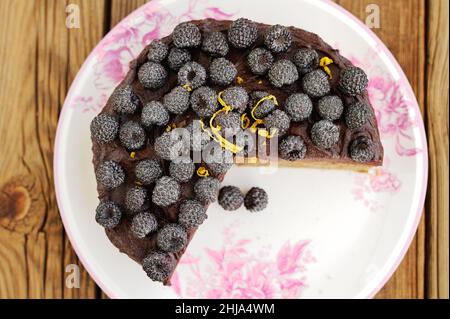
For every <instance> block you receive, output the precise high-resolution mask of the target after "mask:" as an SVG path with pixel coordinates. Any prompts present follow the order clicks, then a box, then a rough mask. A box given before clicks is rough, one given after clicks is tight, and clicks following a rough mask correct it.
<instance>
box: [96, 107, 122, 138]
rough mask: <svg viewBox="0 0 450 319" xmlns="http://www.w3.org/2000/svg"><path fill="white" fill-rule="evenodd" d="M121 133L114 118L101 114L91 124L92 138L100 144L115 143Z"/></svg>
mask: <svg viewBox="0 0 450 319" xmlns="http://www.w3.org/2000/svg"><path fill="white" fill-rule="evenodd" d="M118 132H119V122H117V120H116V118H115V117H114V116H111V115H108V114H99V115H97V116H96V117H95V118H94V119H93V120H92V122H91V136H92V138H93V139H94V140H96V141H97V142H100V143H110V142H112V141H114V139H115V138H116V136H117V133H118Z"/></svg>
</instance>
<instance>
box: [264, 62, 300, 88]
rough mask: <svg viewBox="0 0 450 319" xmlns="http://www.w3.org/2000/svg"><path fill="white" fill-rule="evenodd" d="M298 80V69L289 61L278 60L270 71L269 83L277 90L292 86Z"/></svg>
mask: <svg viewBox="0 0 450 319" xmlns="http://www.w3.org/2000/svg"><path fill="white" fill-rule="evenodd" d="M297 80H298V71H297V68H296V67H295V65H294V63H292V62H291V61H289V60H286V59H281V60H278V61H277V62H275V63H274V64H273V65H272V67H271V68H270V69H269V81H270V83H271V84H272V85H273V86H275V87H277V88H279V87H282V86H283V85H291V84H292V83H294V82H295V81H297Z"/></svg>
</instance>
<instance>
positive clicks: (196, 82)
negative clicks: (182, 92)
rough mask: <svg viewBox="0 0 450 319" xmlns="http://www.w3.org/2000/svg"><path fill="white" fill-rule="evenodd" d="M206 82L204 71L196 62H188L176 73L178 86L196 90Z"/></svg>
mask: <svg viewBox="0 0 450 319" xmlns="http://www.w3.org/2000/svg"><path fill="white" fill-rule="evenodd" d="M205 82H206V70H205V68H204V67H203V66H202V65H201V64H199V63H197V62H188V63H186V64H185V65H183V66H182V67H181V68H180V70H179V71H178V84H179V85H180V86H184V85H187V86H189V87H190V88H192V89H196V88H198V87H200V86H202V85H203V84H205Z"/></svg>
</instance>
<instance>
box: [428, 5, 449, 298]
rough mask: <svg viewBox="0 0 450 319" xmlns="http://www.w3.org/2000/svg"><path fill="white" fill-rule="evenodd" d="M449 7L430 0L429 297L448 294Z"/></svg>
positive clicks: (445, 296) (441, 296)
mask: <svg viewBox="0 0 450 319" xmlns="http://www.w3.org/2000/svg"><path fill="white" fill-rule="evenodd" d="M448 10H449V4H448V1H447V0H438V1H435V0H433V1H429V7H428V29H427V31H428V43H427V53H428V55H427V56H428V60H427V70H428V72H427V93H428V95H427V129H428V143H429V152H430V177H429V184H428V185H429V187H428V201H427V211H428V219H427V239H428V240H427V270H428V271H427V278H426V280H427V295H426V296H427V297H428V298H449V275H448V273H449V269H448V267H449V259H448V250H449V245H448V243H449V228H448V223H449V218H448V213H449V205H448V191H449V189H448V179H449V173H448V165H449V163H448V134H449V132H448V108H449V103H448V89H449V86H448V76H449V75H448V37H449V34H448V28H449V24H448Z"/></svg>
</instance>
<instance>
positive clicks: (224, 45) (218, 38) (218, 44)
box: [202, 31, 229, 57]
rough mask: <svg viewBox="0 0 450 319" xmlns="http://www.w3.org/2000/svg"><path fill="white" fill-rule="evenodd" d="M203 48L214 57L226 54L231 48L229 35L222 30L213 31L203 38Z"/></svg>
mask: <svg viewBox="0 0 450 319" xmlns="http://www.w3.org/2000/svg"><path fill="white" fill-rule="evenodd" d="M202 50H203V51H204V52H206V53H209V54H210V55H212V56H213V57H219V56H226V55H227V53H228V50H229V47H228V42H227V37H226V36H225V35H224V34H223V33H222V32H218V31H215V32H211V33H210V34H208V35H207V36H206V37H205V39H204V40H203V45H202Z"/></svg>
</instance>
